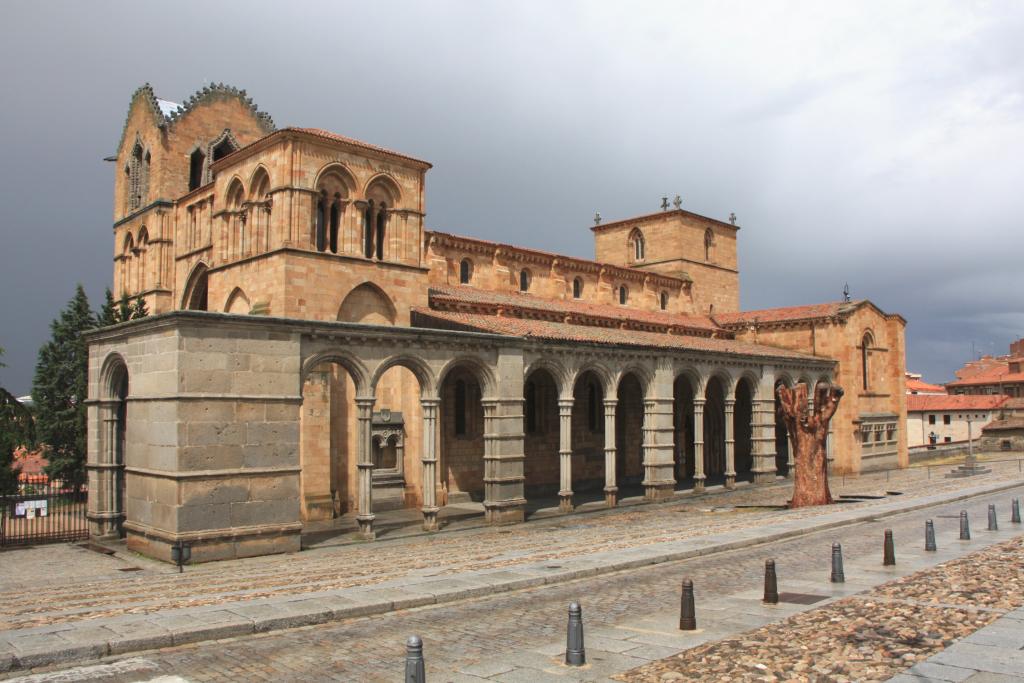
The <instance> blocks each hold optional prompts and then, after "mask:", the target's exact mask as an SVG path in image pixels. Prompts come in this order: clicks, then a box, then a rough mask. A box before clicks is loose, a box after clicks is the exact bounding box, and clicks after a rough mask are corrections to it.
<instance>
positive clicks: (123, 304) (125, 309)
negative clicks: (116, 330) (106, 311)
mask: <svg viewBox="0 0 1024 683" xmlns="http://www.w3.org/2000/svg"><path fill="white" fill-rule="evenodd" d="M131 319H132V304H131V302H130V301H129V300H128V295H127V294H122V295H121V300H120V301H119V302H118V303H117V322H119V323H123V322H127V321H128V320H131Z"/></svg>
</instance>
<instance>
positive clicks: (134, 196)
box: [125, 140, 150, 211]
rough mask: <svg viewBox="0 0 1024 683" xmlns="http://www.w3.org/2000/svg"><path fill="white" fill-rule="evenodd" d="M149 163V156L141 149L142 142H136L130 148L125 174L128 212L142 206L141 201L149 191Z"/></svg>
mask: <svg viewBox="0 0 1024 683" xmlns="http://www.w3.org/2000/svg"><path fill="white" fill-rule="evenodd" d="M149 162H150V156H149V153H148V152H146V151H145V150H144V149H143V148H142V141H141V140H137V141H136V142H135V147H133V148H132V155H131V157H130V158H129V159H128V167H127V168H125V173H126V175H127V176H128V177H127V181H128V210H129V211H134V210H135V209H138V208H139V207H141V206H142V199H143V197H145V196H146V192H147V190H148V189H149V187H148V186H149V173H148V170H149Z"/></svg>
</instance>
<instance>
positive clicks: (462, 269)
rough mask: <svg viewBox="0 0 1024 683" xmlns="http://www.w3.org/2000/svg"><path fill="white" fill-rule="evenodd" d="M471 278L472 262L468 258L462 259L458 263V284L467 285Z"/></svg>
mask: <svg viewBox="0 0 1024 683" xmlns="http://www.w3.org/2000/svg"><path fill="white" fill-rule="evenodd" d="M472 276H473V262H472V261H470V260H469V259H468V258H464V259H462V262H461V263H459V282H461V283H462V284H464V285H468V284H469V280H470V278H471V277H472Z"/></svg>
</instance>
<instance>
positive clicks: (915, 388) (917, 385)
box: [907, 377, 946, 394]
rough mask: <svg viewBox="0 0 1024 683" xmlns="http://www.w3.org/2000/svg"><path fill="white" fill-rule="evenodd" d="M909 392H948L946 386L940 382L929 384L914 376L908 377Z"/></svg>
mask: <svg viewBox="0 0 1024 683" xmlns="http://www.w3.org/2000/svg"><path fill="white" fill-rule="evenodd" d="M907 393H908V394H914V393H918V394H944V393H946V387H944V386H941V385H938V384H929V383H928V382H923V381H921V380H919V379H914V378H912V377H910V378H907Z"/></svg>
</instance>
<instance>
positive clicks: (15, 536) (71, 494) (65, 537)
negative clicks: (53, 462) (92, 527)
mask: <svg viewBox="0 0 1024 683" xmlns="http://www.w3.org/2000/svg"><path fill="white" fill-rule="evenodd" d="M88 497H89V491H88V489H87V488H86V487H85V486H80V487H78V488H75V487H74V486H68V485H65V484H63V483H62V482H60V481H50V480H49V478H48V477H46V476H45V475H42V476H32V477H24V478H22V479H21V480H20V481H19V482H18V491H17V493H13V494H9V495H0V547H4V546H15V545H31V544H35V543H60V542H67V541H77V540H80V539H83V538H87V537H88V536H89V526H88V521H87V519H86V514H85V513H86V500H87V499H88Z"/></svg>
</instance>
